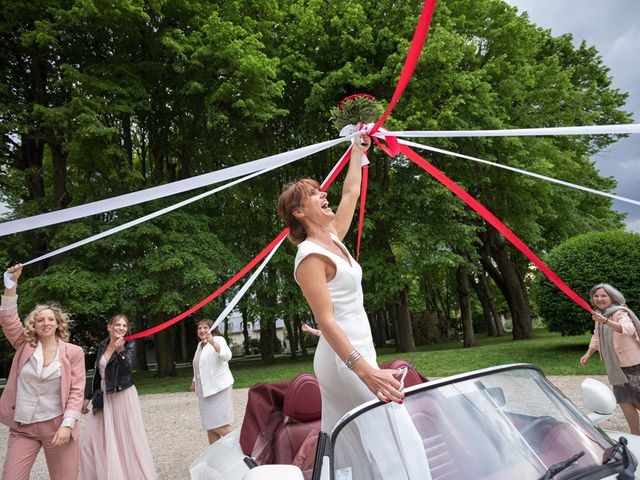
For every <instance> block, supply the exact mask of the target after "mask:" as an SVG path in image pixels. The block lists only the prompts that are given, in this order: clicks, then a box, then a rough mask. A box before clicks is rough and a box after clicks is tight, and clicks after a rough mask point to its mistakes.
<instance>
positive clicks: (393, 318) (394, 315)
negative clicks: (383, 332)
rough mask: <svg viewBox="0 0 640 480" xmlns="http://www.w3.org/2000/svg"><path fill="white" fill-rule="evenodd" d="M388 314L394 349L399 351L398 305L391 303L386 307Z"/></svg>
mask: <svg viewBox="0 0 640 480" xmlns="http://www.w3.org/2000/svg"><path fill="white" fill-rule="evenodd" d="M387 309H388V315H389V323H390V324H391V333H392V335H393V343H394V344H395V348H394V350H395V351H396V352H400V333H399V330H398V306H397V305H396V304H395V303H392V304H391V305H389V306H388V307H387Z"/></svg>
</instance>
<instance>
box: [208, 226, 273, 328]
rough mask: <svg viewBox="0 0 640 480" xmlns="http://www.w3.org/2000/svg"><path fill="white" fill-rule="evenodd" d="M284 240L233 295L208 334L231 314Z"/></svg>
mask: <svg viewBox="0 0 640 480" xmlns="http://www.w3.org/2000/svg"><path fill="white" fill-rule="evenodd" d="M285 240H286V237H285V238H283V239H282V240H280V243H278V244H277V245H276V246H275V247H273V250H271V252H269V255H267V256H266V258H265V259H264V260H263V261H262V263H261V264H260V266H259V267H258V269H257V270H256V271H255V272H253V274H252V275H251V276H250V277H249V279H248V280H247V281H246V282H245V284H244V285H243V286H242V288H241V289H240V290H239V291H238V293H236V294H235V296H234V297H233V299H232V300H231V301H230V302H229V303H228V304H227V306H226V307H225V308H224V310H222V312H221V313H220V315H218V318H216V321H215V322H213V325H211V328H210V329H209V331H210V332H211V331H213V329H215V328H216V327H217V326H218V325H220V323H221V322H222V321H223V320H224V319H225V318H227V315H229V314H230V313H231V311H232V310H233V309H234V308H235V307H236V305H237V304H238V302H239V301H240V299H242V297H244V294H245V293H247V290H249V288H250V287H251V285H253V282H255V281H256V278H258V275H260V274H261V273H262V270H264V267H266V266H267V263H269V260H271V257H273V256H274V255H275V253H276V252H277V251H278V248H280V246H281V245H282V242H284V241H285ZM245 320H246V319H245Z"/></svg>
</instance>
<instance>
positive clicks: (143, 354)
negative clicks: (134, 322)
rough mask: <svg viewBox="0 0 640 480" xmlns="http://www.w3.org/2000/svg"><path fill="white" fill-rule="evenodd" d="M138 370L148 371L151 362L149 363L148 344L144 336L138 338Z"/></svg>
mask: <svg viewBox="0 0 640 480" xmlns="http://www.w3.org/2000/svg"><path fill="white" fill-rule="evenodd" d="M136 370H138V371H143V370H144V371H145V372H146V371H148V370H149V364H148V363H147V345H146V344H145V342H144V338H137V339H136Z"/></svg>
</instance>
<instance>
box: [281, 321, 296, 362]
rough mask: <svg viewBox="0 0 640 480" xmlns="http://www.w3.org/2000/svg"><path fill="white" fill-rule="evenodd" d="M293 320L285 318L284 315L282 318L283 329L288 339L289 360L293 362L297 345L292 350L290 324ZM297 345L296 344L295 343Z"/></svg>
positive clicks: (291, 329)
mask: <svg viewBox="0 0 640 480" xmlns="http://www.w3.org/2000/svg"><path fill="white" fill-rule="evenodd" d="M293 323H294V322H293V319H292V318H291V316H287V315H285V317H284V328H285V330H286V331H287V337H288V338H289V358H291V360H295V359H296V357H297V353H298V352H297V350H298V345H295V348H294V344H293V328H292V324H293ZM296 343H297V342H296Z"/></svg>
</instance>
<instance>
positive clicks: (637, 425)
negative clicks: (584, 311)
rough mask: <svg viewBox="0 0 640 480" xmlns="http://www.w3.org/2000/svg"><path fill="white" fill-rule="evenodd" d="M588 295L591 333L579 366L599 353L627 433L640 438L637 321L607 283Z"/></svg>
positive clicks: (639, 371)
mask: <svg viewBox="0 0 640 480" xmlns="http://www.w3.org/2000/svg"><path fill="white" fill-rule="evenodd" d="M590 295H591V304H592V305H593V306H594V313H593V315H592V317H593V320H594V321H595V329H594V331H593V336H592V337H591V342H590V343H589V348H588V349H587V353H585V354H584V355H583V356H582V358H580V363H581V364H582V365H583V366H586V365H587V363H588V362H589V358H591V356H592V355H593V354H594V353H595V352H600V356H601V357H602V360H603V361H604V366H605V368H606V370H607V377H608V378H609V383H611V385H613V394H614V395H615V397H616V401H617V402H618V404H619V405H620V409H621V410H622V413H624V417H625V419H626V420H627V423H628V424H629V430H630V431H631V433H633V434H634V435H640V418H639V417H638V408H639V407H640V337H639V336H638V333H639V332H640V321H638V317H636V314H635V313H634V312H633V311H632V310H631V309H630V308H629V307H627V305H626V301H625V298H624V296H623V295H622V293H620V291H619V290H618V289H616V288H614V287H612V286H611V285H609V284H608V283H600V284H598V285H596V286H595V287H593V288H592V289H591V293H590Z"/></svg>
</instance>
